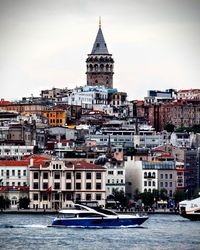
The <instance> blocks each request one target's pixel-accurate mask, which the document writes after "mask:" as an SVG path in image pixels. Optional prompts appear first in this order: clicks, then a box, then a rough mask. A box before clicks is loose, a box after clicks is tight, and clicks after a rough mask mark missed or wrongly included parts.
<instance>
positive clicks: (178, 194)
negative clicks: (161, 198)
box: [173, 190, 186, 204]
mask: <svg viewBox="0 0 200 250" xmlns="http://www.w3.org/2000/svg"><path fill="white" fill-rule="evenodd" d="M173 196H174V200H175V203H176V204H177V203H179V202H180V201H183V200H185V198H186V194H185V192H184V191H183V190H176V191H175V192H174V195H173Z"/></svg>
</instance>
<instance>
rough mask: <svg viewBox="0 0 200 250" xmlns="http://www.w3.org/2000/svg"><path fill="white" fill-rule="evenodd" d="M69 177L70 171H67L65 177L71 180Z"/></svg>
mask: <svg viewBox="0 0 200 250" xmlns="http://www.w3.org/2000/svg"><path fill="white" fill-rule="evenodd" d="M71 178H72V175H71V173H70V172H67V173H66V179H70V180H71Z"/></svg>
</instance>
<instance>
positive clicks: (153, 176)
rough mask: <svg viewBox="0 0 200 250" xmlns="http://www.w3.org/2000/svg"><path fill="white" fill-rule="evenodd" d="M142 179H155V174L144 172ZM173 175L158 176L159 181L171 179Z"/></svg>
mask: <svg viewBox="0 0 200 250" xmlns="http://www.w3.org/2000/svg"><path fill="white" fill-rule="evenodd" d="M144 178H156V173H155V172H148V173H147V172H144ZM172 178H173V174H160V179H172Z"/></svg>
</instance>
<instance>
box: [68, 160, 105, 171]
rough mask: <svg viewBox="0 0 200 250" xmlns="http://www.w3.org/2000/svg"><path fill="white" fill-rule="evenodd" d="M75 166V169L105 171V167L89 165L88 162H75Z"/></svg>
mask: <svg viewBox="0 0 200 250" xmlns="http://www.w3.org/2000/svg"><path fill="white" fill-rule="evenodd" d="M72 163H73V164H74V166H75V169H100V170H105V168H104V167H102V166H99V165H96V164H93V163H89V162H86V161H73V162H72Z"/></svg>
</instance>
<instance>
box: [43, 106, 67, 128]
mask: <svg viewBox="0 0 200 250" xmlns="http://www.w3.org/2000/svg"><path fill="white" fill-rule="evenodd" d="M43 115H44V116H45V117H47V119H48V122H49V125H50V126H52V127H56V126H64V125H65V123H66V111H65V110H46V111H44V112H43Z"/></svg>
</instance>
